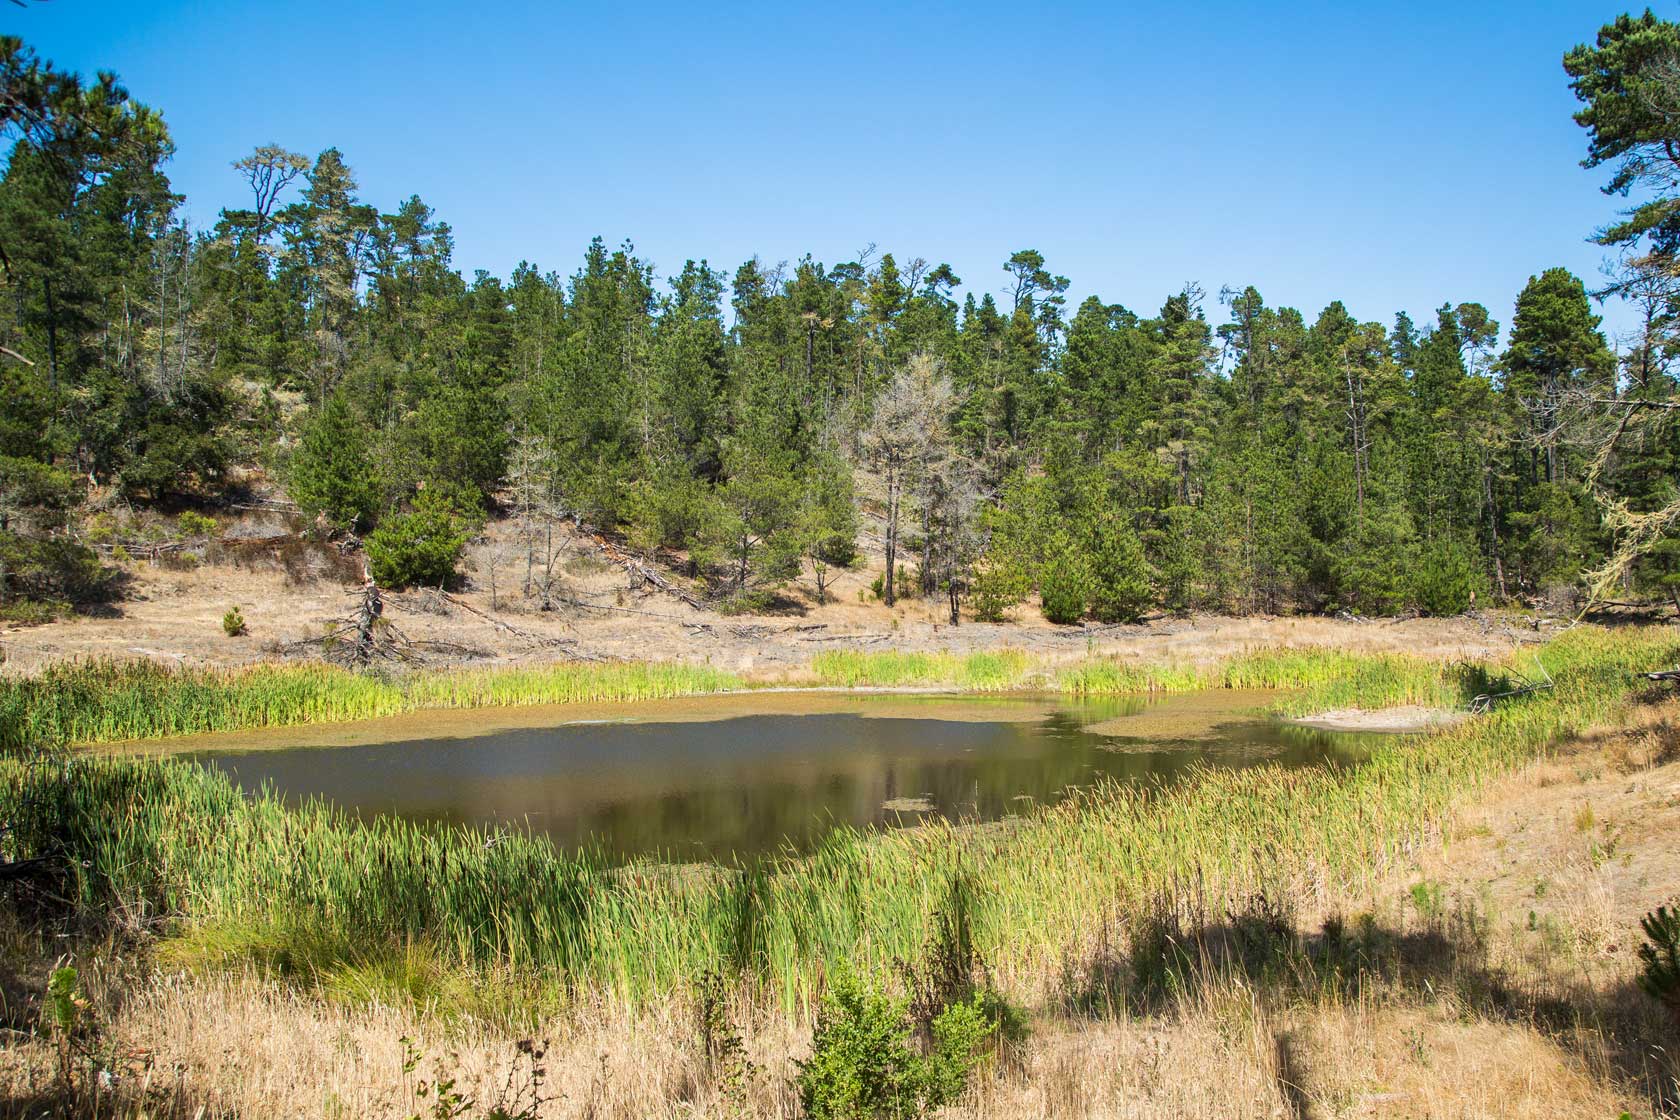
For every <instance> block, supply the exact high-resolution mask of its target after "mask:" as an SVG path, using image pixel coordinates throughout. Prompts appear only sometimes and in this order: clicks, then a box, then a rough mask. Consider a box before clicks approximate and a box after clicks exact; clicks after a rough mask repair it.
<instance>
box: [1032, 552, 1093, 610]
mask: <svg viewBox="0 0 1680 1120" xmlns="http://www.w3.org/2000/svg"><path fill="white" fill-rule="evenodd" d="M1090 592H1091V574H1090V569H1089V567H1088V566H1087V565H1086V563H1085V560H1084V558H1083V557H1081V556H1079V555H1078V554H1077V553H1075V552H1074V551H1072V550H1071V549H1069V550H1066V551H1063V552H1061V553H1060V554H1058V555H1057V556H1055V557H1053V558H1052V559H1051V560H1050V561H1049V562H1047V563H1046V564H1045V565H1044V570H1043V571H1042V572H1040V573H1039V577H1038V594H1039V598H1040V600H1042V603H1043V609H1044V617H1045V618H1047V619H1049V620H1050V621H1051V622H1054V623H1057V624H1059V625H1064V626H1065V625H1068V624H1070V623H1074V622H1078V621H1079V620H1080V619H1082V618H1084V617H1085V607H1086V603H1087V602H1088V600H1089V597H1090Z"/></svg>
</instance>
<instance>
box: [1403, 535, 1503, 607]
mask: <svg viewBox="0 0 1680 1120" xmlns="http://www.w3.org/2000/svg"><path fill="white" fill-rule="evenodd" d="M1411 583H1412V586H1411V598H1412V602H1413V604H1414V605H1415V606H1416V607H1417V609H1418V610H1420V611H1423V612H1424V613H1425V614H1432V615H1435V616H1437V617H1442V618H1444V617H1447V616H1449V615H1455V614H1463V613H1464V612H1465V611H1467V610H1469V609H1470V604H1471V603H1472V602H1474V601H1475V599H1476V597H1477V596H1479V595H1485V593H1486V591H1487V573H1486V572H1484V571H1483V570H1482V567H1481V564H1480V563H1479V562H1478V560H1477V558H1476V554H1475V551H1474V550H1473V549H1470V548H1466V547H1463V546H1462V545H1459V544H1457V543H1456V542H1453V541H1449V540H1439V541H1432V542H1429V543H1427V544H1425V545H1423V546H1422V547H1421V548H1420V549H1419V550H1418V554H1417V559H1416V560H1415V561H1414V562H1413V565H1412V581H1411Z"/></svg>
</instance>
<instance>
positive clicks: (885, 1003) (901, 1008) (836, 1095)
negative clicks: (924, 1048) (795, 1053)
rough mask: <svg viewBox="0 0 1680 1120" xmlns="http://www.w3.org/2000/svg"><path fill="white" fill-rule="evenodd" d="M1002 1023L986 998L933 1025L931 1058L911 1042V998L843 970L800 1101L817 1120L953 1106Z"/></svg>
mask: <svg viewBox="0 0 1680 1120" xmlns="http://www.w3.org/2000/svg"><path fill="white" fill-rule="evenodd" d="M997 1024H998V1018H997V1016H996V1014H995V1011H994V1009H993V1008H992V1007H991V1006H990V1005H989V1004H988V1002H987V999H986V997H985V996H984V995H983V994H980V993H976V994H975V996H974V997H973V998H972V999H970V1000H967V1001H965V1002H962V1003H955V1004H952V1005H951V1006H949V1007H947V1008H946V1009H945V1010H944V1011H942V1012H941V1013H940V1014H939V1015H938V1017H936V1018H935V1019H934V1020H933V1030H932V1036H933V1037H932V1044H931V1046H930V1047H929V1050H928V1052H927V1053H926V1054H923V1053H920V1052H919V1051H918V1050H917V1049H916V1047H915V1046H914V1045H913V1044H912V1042H911V1035H912V1027H911V1024H910V1020H909V1016H908V1012H907V1007H906V1004H905V1002H904V1001H903V1000H897V999H893V998H892V997H890V996H886V995H883V994H881V993H879V992H875V991H871V990H870V989H869V988H868V987H866V986H865V985H864V984H863V983H862V982H861V981H859V980H858V979H857V978H856V977H855V976H853V975H852V974H851V973H850V972H849V971H846V970H844V969H841V970H838V971H836V972H835V974H834V975H833V977H832V980H831V982H830V984H829V987H828V991H827V992H826V993H824V995H823V1002H822V1007H821V1009H820V1010H819V1011H818V1013H817V1025H816V1030H815V1032H814V1034H813V1035H812V1039H811V1057H810V1060H809V1061H805V1062H801V1063H800V1064H799V1076H798V1079H797V1083H798V1087H799V1100H800V1104H801V1105H802V1106H803V1109H804V1113H805V1115H806V1116H808V1117H810V1118H811V1120H905V1118H909V1117H918V1116H925V1115H927V1113H929V1112H930V1111H932V1110H934V1109H937V1108H939V1107H941V1106H943V1105H945V1104H948V1103H950V1102H951V1101H952V1100H954V1099H956V1097H957V1096H958V1095H959V1094H960V1093H961V1092H962V1090H963V1088H964V1086H966V1085H967V1084H968V1077H969V1074H970V1073H971V1072H973V1070H974V1068H975V1066H976V1065H978V1064H979V1063H980V1061H981V1060H982V1058H983V1057H984V1055H985V1051H986V1048H987V1045H988V1043H989V1042H990V1041H991V1040H992V1039H993V1037H994V1036H995V1035H996V1033H997V1030H998V1026H997Z"/></svg>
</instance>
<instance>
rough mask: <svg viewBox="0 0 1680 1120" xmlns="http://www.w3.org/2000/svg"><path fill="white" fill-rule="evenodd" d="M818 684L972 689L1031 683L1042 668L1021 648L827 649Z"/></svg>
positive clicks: (815, 664)
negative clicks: (961, 650) (960, 650)
mask: <svg viewBox="0 0 1680 1120" xmlns="http://www.w3.org/2000/svg"><path fill="white" fill-rule="evenodd" d="M811 671H812V672H813V673H814V674H816V677H817V680H818V682H819V683H821V684H824V685H831V686H834V685H838V686H841V687H845V688H865V687H870V688H904V687H913V686H923V687H929V686H948V687H953V688H961V689H964V690H967V691H971V692H1000V691H1006V690H1009V689H1018V688H1025V687H1028V686H1029V685H1030V684H1031V683H1032V681H1033V679H1034V677H1035V676H1038V675H1041V674H1042V669H1041V668H1040V667H1039V665H1038V664H1037V663H1036V662H1035V661H1034V659H1033V658H1031V657H1029V656H1028V655H1027V654H1026V653H1024V652H1022V651H1021V650H1012V649H1004V650H995V651H986V652H979V653H967V654H957V653H946V652H939V653H913V652H901V651H898V650H883V651H881V652H878V653H865V652H862V651H858V650H843V649H833V650H824V651H823V652H822V653H819V654H817V655H816V657H815V658H813V659H812V661H811Z"/></svg>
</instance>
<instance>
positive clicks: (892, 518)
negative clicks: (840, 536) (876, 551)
mask: <svg viewBox="0 0 1680 1120" xmlns="http://www.w3.org/2000/svg"><path fill="white" fill-rule="evenodd" d="M897 558H898V472H897V471H896V470H894V469H893V468H891V467H889V468H887V576H886V585H885V586H884V587H883V588H882V591H883V596H882V597H883V598H884V599H885V600H886V603H887V606H889V607H890V606H892V605H893V604H894V603H896V602H897V601H898V597H897V591H896V588H895V587H894V584H895V583H896V582H897V580H896V578H895V574H894V572H893V566H894V563H895V561H896V560H897Z"/></svg>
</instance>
